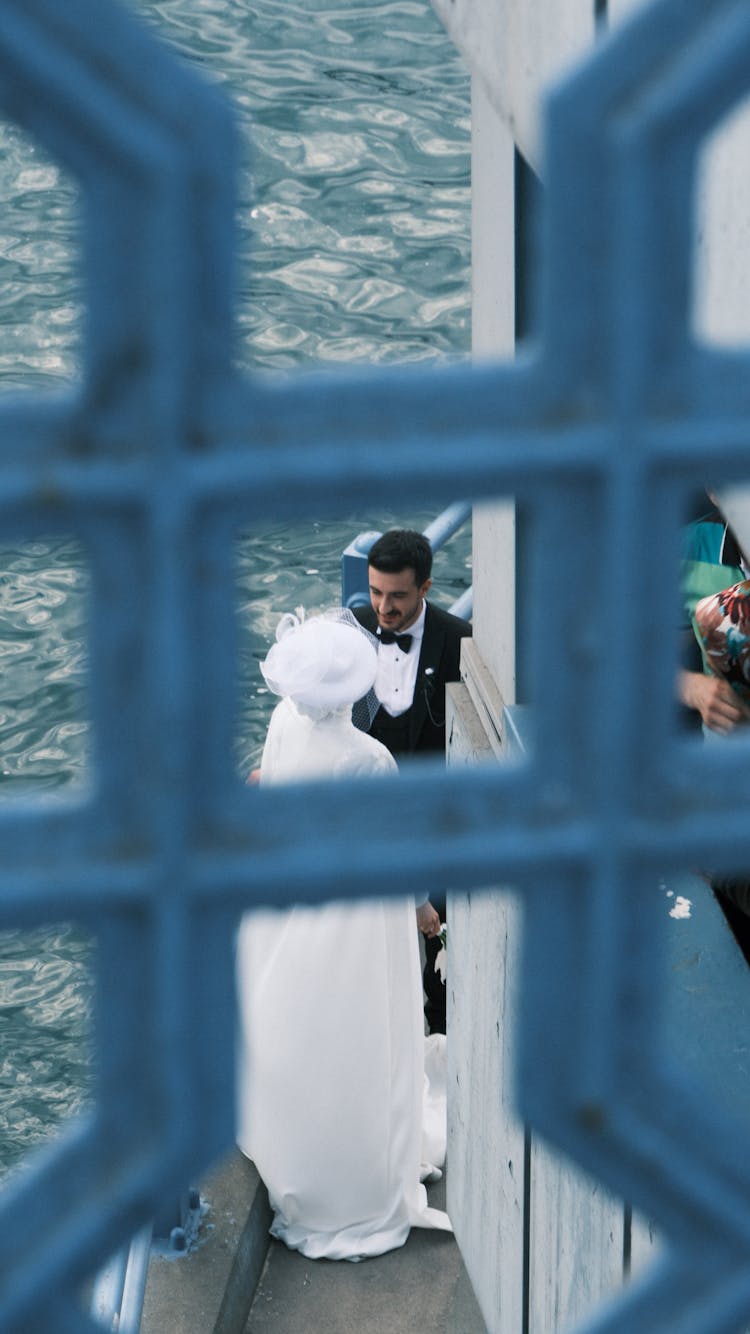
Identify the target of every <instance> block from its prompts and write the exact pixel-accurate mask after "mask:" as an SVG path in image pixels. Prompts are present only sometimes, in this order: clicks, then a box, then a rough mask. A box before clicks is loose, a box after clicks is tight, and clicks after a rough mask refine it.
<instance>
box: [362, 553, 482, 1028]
mask: <svg viewBox="0 0 750 1334" xmlns="http://www.w3.org/2000/svg"><path fill="white" fill-rule="evenodd" d="M431 574H432V548H431V546H430V543H429V542H428V540H427V538H426V537H424V536H423V534H422V533H417V532H414V531H412V530H411V529H407V528H393V529H391V530H390V532H387V533H383V535H382V537H379V538H378V540H377V542H375V543H374V545H373V546H372V547H371V548H370V552H369V555H368V579H369V586H370V604H371V605H370V606H369V607H366V606H365V607H355V608H354V615H355V616H356V618H357V620H358V621H359V622H360V624H362V625H364V626H365V628H366V629H368V630H370V631H372V633H373V634H375V635H376V636H377V638H378V641H379V643H378V673H377V676H376V678H375V694H376V696H377V698H378V701H379V703H380V707H379V709H378V711H377V713H376V715H375V717H374V719H373V722H372V724H371V725H370V729H369V730H370V735H371V736H374V737H376V738H377V740H378V741H382V743H383V745H384V746H387V748H388V750H389V751H390V752H391V754H392V755H395V756H396V758H397V759H398V758H399V757H400V756H403V755H414V754H422V753H427V752H430V751H433V752H437V751H439V752H440V753H441V754H443V755H444V754H445V687H446V685H447V683H448V682H449V681H458V680H459V678H460V661H461V640H462V639H464V638H466V636H468V635H470V634H471V626H470V625H469V623H468V622H467V621H462V620H460V618H459V617H458V616H451V614H450V613H449V612H447V611H442V610H441V609H440V608H439V607H435V606H433V605H432V604H431V603H428V602H427V601H426V600H425V599H426V597H427V593H428V591H429V589H430V587H431V584H432V579H431V577H430V576H431ZM432 897H433V900H434V903H435V908H436V909H437V912H435V909H432V911H430V909H431V905H430V904H429V903H427V904H426V905H424V907H423V908H422V909H418V910H417V911H418V921H419V925H420V928H421V930H422V931H423V932H424V934H425V949H426V953H427V963H426V965H425V970H424V988H425V992H426V995H427V1002H426V1004H425V1016H426V1018H427V1025H428V1028H429V1030H430V1032H431V1033H444V1032H445V984H444V983H443V982H441V980H440V977H439V974H437V973H436V972H435V959H436V957H437V954H438V952H439V949H440V942H439V940H438V939H437V937H436V936H435V932H436V930H437V924H436V918H438V915H439V918H440V919H441V920H443V921H444V920H445V894H444V893H442V894H434V895H433V896H432Z"/></svg>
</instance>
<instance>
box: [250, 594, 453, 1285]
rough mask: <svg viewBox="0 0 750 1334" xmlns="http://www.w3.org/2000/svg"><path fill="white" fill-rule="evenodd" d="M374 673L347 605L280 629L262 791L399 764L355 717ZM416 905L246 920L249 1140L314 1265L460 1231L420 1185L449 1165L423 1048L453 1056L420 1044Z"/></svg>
mask: <svg viewBox="0 0 750 1334" xmlns="http://www.w3.org/2000/svg"><path fill="white" fill-rule="evenodd" d="M376 666H377V654H376V650H375V647H374V643H373V641H372V637H371V636H370V635H369V634H368V633H367V631H365V630H363V628H362V627H361V626H360V625H359V624H358V623H357V622H356V621H355V619H354V617H353V616H352V615H351V613H350V612H348V611H343V610H338V611H335V612H332V613H327V614H323V615H322V616H316V617H312V618H310V619H309V620H306V621H303V622H302V623H300V622H299V621H298V620H297V618H296V617H291V616H287V617H285V618H284V619H283V620H282V622H281V624H280V626H279V629H278V630H277V643H276V644H275V645H274V646H273V648H272V649H271V650H270V652H269V654H268V657H267V658H266V660H265V662H264V663H262V664H261V670H262V672H263V675H264V676H265V679H266V681H267V683H268V685H269V687H270V688H271V690H272V691H273V692H274V693H275V694H277V695H281V697H282V698H281V702H280V703H279V704H277V706H276V709H275V710H274V713H273V716H272V718H271V723H270V726H269V729H268V735H267V738H266V744H265V748H264V751H263V759H262V762H261V770H260V782H261V783H262V784H271V783H284V782H293V781H299V780H305V779H316V778H331V777H335V778H347V779H348V778H351V777H354V776H356V775H374V774H383V775H387V774H391V773H393V772H394V771H395V770H396V763H395V761H394V760H393V758H392V757H391V755H390V754H389V752H388V751H387V750H386V749H385V747H384V746H382V745H381V744H380V742H378V741H375V740H374V738H372V737H370V736H368V735H367V734H366V733H365V732H362V731H359V730H358V729H357V728H356V727H355V726H354V725H353V723H352V721H351V711H352V704H353V703H354V701H355V700H360V699H361V698H362V697H363V696H366V695H367V694H368V691H370V689H371V687H372V685H373V683H374V680H375V671H376ZM350 794H351V788H347V796H349V795H350ZM350 809H351V807H350V806H349V803H348V802H347V814H346V815H342V818H349V810H350ZM353 819H354V821H355V822H356V819H357V815H356V811H355V813H354V815H353ZM354 832H356V830H353V833H354ZM311 856H314V849H311ZM414 909H415V905H414V900H413V899H411V900H409V899H406V898H403V899H402V898H398V899H396V898H389V899H385V900H377V901H369V900H368V901H367V902H365V901H361V902H360V901H357V902H349V903H343V904H331V905H327V906H322V907H318V908H307V907H299V908H294V909H293V910H291V911H287V912H283V913H274V912H259V913H253V914H247V915H246V916H245V917H244V918H243V921H242V924H241V926H240V932H239V940H238V956H237V977H238V992H239V1014H240V1041H241V1049H240V1070H239V1122H238V1135H237V1138H238V1142H239V1145H240V1148H241V1149H242V1150H243V1152H244V1153H245V1154H247V1156H248V1157H250V1158H252V1159H253V1161H254V1162H255V1165H256V1167H257V1169H258V1171H259V1173H260V1175H261V1177H262V1179H263V1181H264V1182H265V1184H266V1187H267V1188H268V1193H269V1197H270V1200H271V1205H272V1208H273V1210H274V1220H273V1224H272V1227H271V1232H272V1235H273V1236H275V1237H278V1238H280V1239H281V1240H282V1241H284V1242H285V1243H286V1244H287V1246H289V1247H291V1248H292V1249H294V1250H300V1251H302V1252H303V1254H305V1255H307V1256H309V1257H310V1258H312V1259H318V1258H321V1257H327V1258H328V1259H331V1260H344V1259H345V1260H359V1259H361V1258H363V1257H364V1256H370V1255H379V1254H381V1253H382V1252H384V1251H388V1250H392V1249H393V1248H394V1247H397V1246H401V1245H403V1243H404V1242H405V1241H406V1238H407V1236H408V1234H409V1230H410V1228H411V1227H414V1226H416V1227H433V1228H442V1229H445V1230H450V1222H449V1220H448V1216H447V1214H445V1213H443V1212H442V1211H440V1210H438V1209H432V1208H430V1207H428V1205H427V1196H426V1192H425V1188H424V1186H423V1185H422V1184H421V1179H423V1178H424V1177H425V1176H427V1175H430V1174H431V1173H432V1175H439V1172H436V1171H435V1169H436V1168H437V1167H438V1166H439V1164H440V1163H442V1161H443V1158H444V1155H445V1103H444V1089H443V1090H442V1099H443V1100H442V1105H441V1103H440V1090H438V1092H437V1094H436V1092H435V1089H434V1088H433V1087H430V1086H429V1085H428V1084H427V1081H426V1077H425V1073H424V1069H425V1041H427V1043H428V1044H429V1055H430V1057H431V1058H432V1060H433V1061H434V1058H435V1057H437V1058H438V1061H439V1058H440V1057H441V1056H442V1057H443V1058H444V1050H442V1051H440V1050H438V1049H437V1048H436V1046H435V1038H434V1037H432V1038H428V1039H425V1038H424V1029H423V1016H422V989H421V978H420V969H419V951H418V947H417V935H416V931H415V920H414ZM444 1041H445V1039H444V1038H440V1039H439V1042H440V1043H444ZM420 1164H421V1170H420Z"/></svg>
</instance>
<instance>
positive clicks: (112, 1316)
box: [91, 1223, 153, 1334]
mask: <svg viewBox="0 0 750 1334" xmlns="http://www.w3.org/2000/svg"><path fill="white" fill-rule="evenodd" d="M152 1233H153V1225H152V1224H151V1223H149V1224H148V1225H147V1226H146V1227H143V1228H141V1230H140V1232H136V1234H135V1236H134V1237H133V1239H132V1241H131V1242H130V1246H129V1247H123V1249H122V1250H120V1251H118V1252H117V1254H116V1255H113V1256H112V1258H111V1260H110V1261H109V1262H108V1263H107V1264H106V1265H105V1266H104V1267H103V1268H102V1269H100V1271H99V1273H98V1275H97V1277H96V1282H95V1283H94V1291H93V1295H92V1298H91V1314H92V1316H93V1317H94V1319H95V1320H98V1322H99V1323H100V1324H101V1325H102V1327H103V1328H104V1329H105V1330H117V1331H118V1334H138V1331H139V1330H140V1328H141V1317H142V1315H143V1302H144V1298H145V1295H146V1277H147V1275H148V1264H149V1258H150V1254H151V1237H152Z"/></svg>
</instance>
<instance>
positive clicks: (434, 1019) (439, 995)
mask: <svg viewBox="0 0 750 1334" xmlns="http://www.w3.org/2000/svg"><path fill="white" fill-rule="evenodd" d="M430 903H431V904H432V906H433V908H434V909H435V911H436V912H438V913H440V921H441V922H444V921H445V895H444V894H439V895H436V896H435V897H434V898H433V896H432V895H430ZM440 948H441V945H440V941H439V940H438V939H437V938H434V939H432V940H427V939H426V938H425V942H424V949H425V955H426V962H425V966H424V973H423V975H422V982H423V984H424V991H425V996H426V998H427V999H426V1000H425V1006H424V1016H425V1019H426V1020H427V1028H428V1029H429V1031H430V1033H444V1032H445V983H444V982H443V981H441V978H440V974H439V973H437V972H435V960H436V958H437V956H438V954H439V952H440Z"/></svg>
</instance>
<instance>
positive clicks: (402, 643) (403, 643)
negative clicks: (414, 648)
mask: <svg viewBox="0 0 750 1334" xmlns="http://www.w3.org/2000/svg"><path fill="white" fill-rule="evenodd" d="M413 638H414V636H413V635H394V633H393V631H392V630H381V631H380V642H381V644H396V645H397V647H398V648H400V649H401V652H402V653H408V652H409V649H410V648H411V641H412V639H413Z"/></svg>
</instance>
